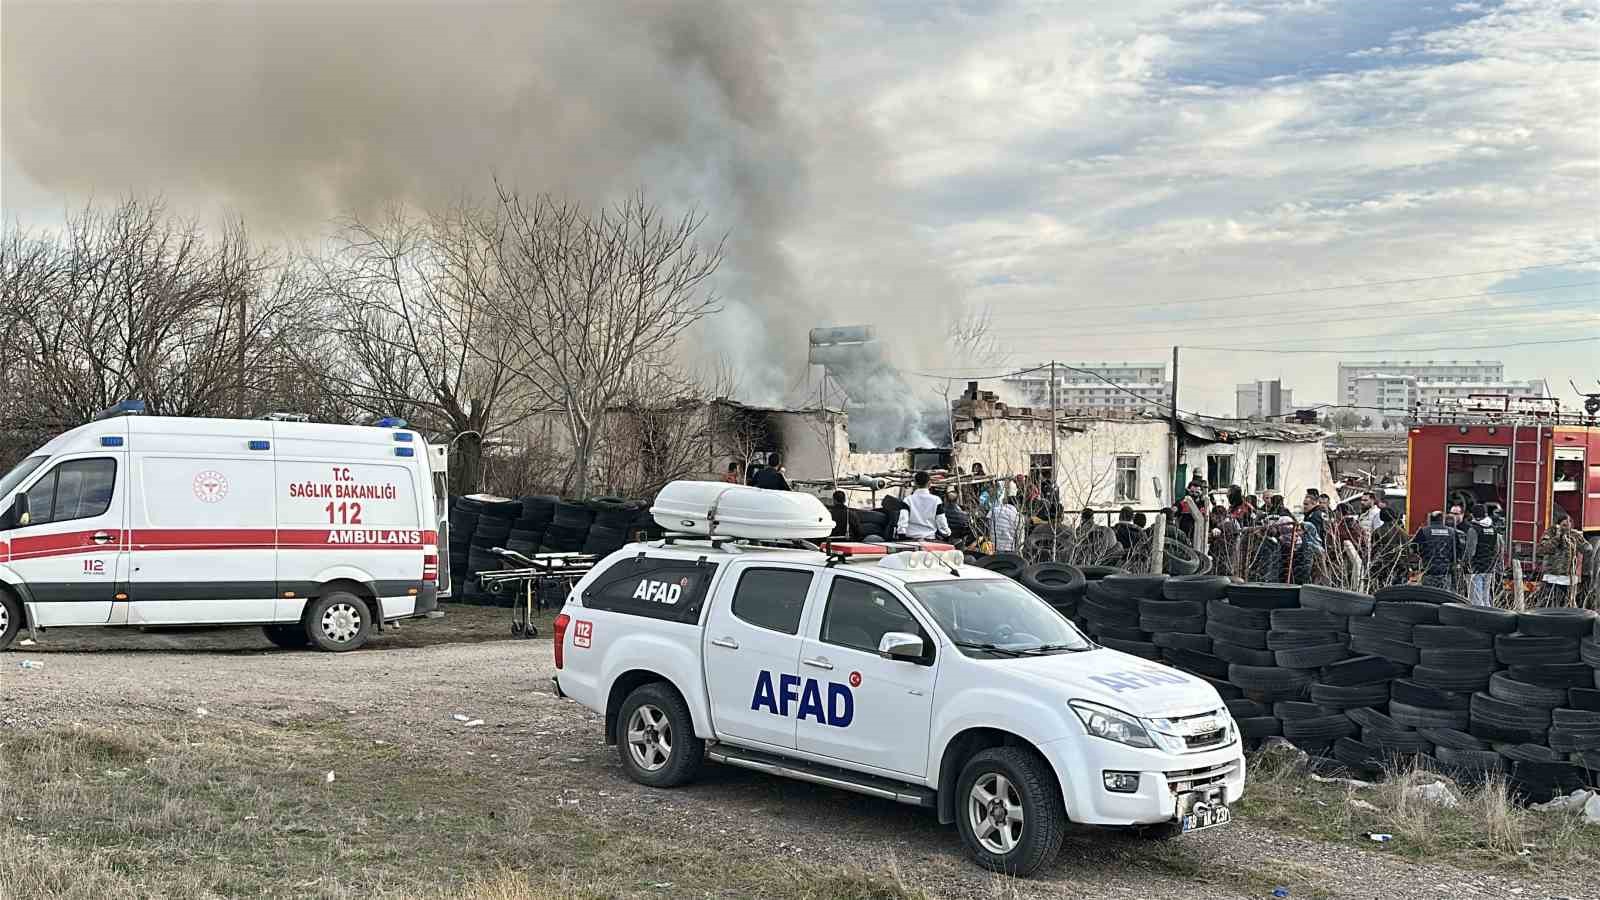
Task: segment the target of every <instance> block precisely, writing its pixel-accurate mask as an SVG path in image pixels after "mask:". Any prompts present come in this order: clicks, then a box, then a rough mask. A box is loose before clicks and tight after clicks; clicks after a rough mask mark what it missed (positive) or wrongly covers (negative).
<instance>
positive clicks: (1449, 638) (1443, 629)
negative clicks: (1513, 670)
mask: <svg viewBox="0 0 1600 900" xmlns="http://www.w3.org/2000/svg"><path fill="white" fill-rule="evenodd" d="M1411 643H1413V644H1416V645H1417V646H1418V647H1420V648H1422V649H1423V650H1489V651H1493V650H1494V636H1493V635H1491V634H1489V633H1488V632H1484V631H1474V630H1472V629H1471V628H1467V627H1465V626H1463V625H1418V626H1417V627H1415V628H1413V629H1411ZM1492 656H1493V654H1492V653H1491V658H1492Z"/></svg>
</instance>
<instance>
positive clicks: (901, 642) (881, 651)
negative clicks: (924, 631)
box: [878, 631, 922, 661]
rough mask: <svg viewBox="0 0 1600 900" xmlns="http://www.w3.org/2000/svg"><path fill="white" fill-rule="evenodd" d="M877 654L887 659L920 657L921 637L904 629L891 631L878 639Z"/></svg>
mask: <svg viewBox="0 0 1600 900" xmlns="http://www.w3.org/2000/svg"><path fill="white" fill-rule="evenodd" d="M878 655H879V656H882V657H885V658H887V659H900V660H912V661H914V660H918V659H921V658H922V638H920V637H918V636H917V635H914V634H908V633H906V632H904V631H891V632H888V633H886V634H885V635H884V636H883V637H882V638H880V639H879V640H878Z"/></svg>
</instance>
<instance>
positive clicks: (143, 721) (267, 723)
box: [0, 607, 1600, 900]
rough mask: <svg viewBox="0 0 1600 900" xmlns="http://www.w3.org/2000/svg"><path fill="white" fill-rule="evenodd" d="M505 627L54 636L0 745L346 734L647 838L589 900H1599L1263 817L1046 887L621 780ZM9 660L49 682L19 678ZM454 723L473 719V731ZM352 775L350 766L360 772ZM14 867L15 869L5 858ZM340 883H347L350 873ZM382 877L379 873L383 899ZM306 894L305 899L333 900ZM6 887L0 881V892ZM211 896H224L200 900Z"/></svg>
mask: <svg viewBox="0 0 1600 900" xmlns="http://www.w3.org/2000/svg"><path fill="white" fill-rule="evenodd" d="M509 622H510V619H509V611H507V610H499V609H483V608H475V607H456V608H453V609H451V611H450V613H449V615H448V616H447V617H446V618H445V619H443V620H433V621H422V622H417V623H414V624H408V625H407V626H406V627H405V628H404V629H403V630H401V631H399V632H392V633H389V634H386V635H384V636H382V637H380V638H379V639H377V640H375V641H374V642H373V643H372V644H371V645H370V646H369V647H367V648H364V649H362V650H360V651H357V652H353V653H347V654H342V655H334V654H327V653H319V652H314V651H284V650H278V649H275V648H272V647H271V645H269V644H268V643H267V642H266V641H265V639H264V638H262V637H261V636H260V633H259V631H257V630H254V629H218V630H207V631H192V632H179V631H170V632H163V633H159V634H146V633H139V632H135V631H127V630H120V631H113V630H92V631H88V630H79V631H62V632H56V633H52V634H50V635H48V636H46V640H45V641H43V642H41V643H40V644H39V645H37V646H27V647H17V646H14V647H13V648H12V649H11V650H10V651H9V652H6V653H3V654H0V749H3V747H4V746H6V745H5V744H4V743H3V742H4V741H6V740H7V739H11V740H12V744H10V745H9V746H11V747H13V748H18V747H25V746H37V744H33V745H30V744H27V743H25V742H24V739H27V740H35V738H34V737H33V736H37V735H45V734H51V735H57V734H61V733H64V732H70V731H71V730H72V729H75V728H80V729H81V728H105V729H110V730H112V731H113V732H115V731H116V730H118V729H129V730H135V731H137V730H139V729H144V730H145V731H144V732H143V733H146V734H160V733H168V734H172V733H181V734H186V735H187V734H193V735H194V736H195V737H193V738H192V739H190V740H191V743H192V744H194V745H198V742H199V741H200V740H202V739H204V740H218V741H227V740H232V741H235V742H239V741H243V742H249V741H251V740H260V739H261V738H260V736H262V735H274V734H279V733H291V732H294V731H295V730H297V729H312V728H326V727H329V726H332V727H336V728H337V729H339V732H340V734H342V735H345V736H347V737H348V739H349V740H348V743H347V745H348V746H356V745H361V746H371V747H374V748H376V749H377V751H381V753H382V754H383V757H382V758H383V759H384V760H385V761H386V763H385V764H392V763H393V761H394V760H406V761H409V762H408V764H410V765H416V766H427V767H432V768H433V769H436V770H437V771H438V772H441V773H447V774H448V779H447V781H446V782H445V783H447V784H448V785H452V786H457V785H459V786H465V787H471V788H472V789H473V791H474V792H473V793H471V794H470V795H469V794H462V795H460V797H457V795H455V794H449V795H448V796H447V797H442V800H444V801H445V802H456V803H460V804H466V803H484V804H486V805H488V806H490V807H492V808H491V809H490V810H489V815H490V817H491V818H492V817H494V816H496V815H498V816H500V817H501V818H506V817H509V816H512V815H523V816H540V815H548V814H549V813H548V811H550V810H557V811H559V812H560V814H561V815H567V816H576V817H578V821H579V822H581V824H582V825H583V827H584V828H586V829H591V830H593V831H594V832H595V833H599V834H614V835H629V836H643V837H648V838H650V839H651V840H653V841H655V842H656V843H655V844H653V845H652V846H654V847H656V848H657V850H656V851H652V854H646V858H642V859H639V860H634V861H630V863H629V865H630V867H631V869H630V872H629V873H628V875H627V878H625V879H624V880H623V881H620V882H608V884H611V885H612V887H608V888H604V889H594V890H593V892H594V893H598V894H599V895H610V894H612V893H624V894H629V893H635V892H642V893H645V894H651V895H656V896H661V895H668V896H671V895H704V894H722V893H723V892H722V891H719V890H717V889H716V885H717V883H718V881H717V875H716V873H715V872H714V871H713V872H710V873H707V872H704V871H701V872H699V874H698V878H699V879H700V880H699V881H698V882H696V884H695V886H693V887H688V886H684V887H678V888H675V887H674V885H675V884H682V881H681V879H683V878H684V875H683V874H682V872H681V866H680V867H679V868H677V869H675V868H674V866H675V864H674V862H673V860H672V857H673V855H674V854H675V853H676V852H678V851H680V850H681V852H682V853H684V854H686V855H688V854H701V855H703V854H705V853H707V852H708V851H709V852H711V853H712V854H713V855H714V856H715V857H716V858H723V859H727V860H730V861H731V862H730V864H732V863H733V862H739V863H740V864H747V865H758V866H762V867H767V868H772V869H775V870H783V869H784V868H786V867H790V866H804V867H805V868H804V870H803V871H804V872H805V873H807V874H806V875H805V876H804V877H805V878H807V879H811V878H822V877H824V876H825V874H826V873H827V872H829V871H832V868H830V867H840V866H849V867H853V868H856V869H859V870H863V871H866V872H871V873H880V874H882V875H883V877H884V878H885V879H887V882H889V883H892V884H895V885H899V886H901V887H903V888H905V889H906V890H908V891H910V892H913V893H910V894H906V893H874V892H870V891H869V892H865V893H862V894H861V896H915V895H916V893H915V892H918V891H920V892H923V893H924V894H925V895H927V896H935V897H972V898H990V897H1008V896H1020V897H1074V898H1080V897H1081V898H1156V897H1182V896H1192V895H1196V894H1199V895H1203V896H1207V897H1214V898H1261V897H1270V896H1273V890H1274V888H1277V887H1283V888H1286V889H1287V890H1288V896H1290V897H1292V898H1293V897H1310V898H1317V897H1327V898H1362V900H1367V898H1378V897H1381V898H1385V900H1389V898H1435V897H1437V898H1446V897H1448V898H1462V897H1483V898H1508V897H1515V898H1519V900H1536V898H1570V900H1577V898H1586V900H1595V898H1600V867H1596V866H1594V865H1593V864H1592V862H1591V863H1590V864H1588V865H1575V866H1518V865H1516V864H1510V865H1507V864H1491V865H1485V866H1475V865H1468V866H1458V865H1454V864H1441V863H1437V862H1426V861H1423V862H1417V861H1412V860H1407V859H1404V858H1402V857H1401V856H1400V855H1399V854H1396V853H1394V852H1392V849H1391V850H1385V849H1383V848H1379V847H1378V846H1377V845H1374V846H1373V849H1367V848H1364V847H1362V846H1360V845H1358V844H1354V843H1351V842H1349V841H1345V842H1327V841H1321V840H1314V839H1310V838H1308V837H1306V836H1304V834H1303V833H1301V832H1297V831H1295V830H1293V829H1290V828H1288V827H1287V826H1285V825H1283V823H1280V822H1276V821H1275V818H1276V817H1275V816H1274V814H1273V812H1272V810H1270V809H1269V810H1259V811H1251V812H1249V813H1246V814H1241V816H1240V817H1239V818H1238V819H1236V821H1235V822H1234V824H1233V825H1231V826H1230V827H1227V828H1224V829H1217V830H1213V831H1209V832H1205V833H1202V834H1197V835H1192V836H1189V837H1186V838H1183V839H1180V840H1177V841H1174V842H1171V843H1167V844H1159V845H1158V844H1149V843H1146V842H1143V841H1140V840H1137V839H1135V838H1132V837H1128V836H1124V835H1121V834H1117V833H1112V832H1106V831H1102V830H1097V829H1088V828H1085V829H1078V830H1075V831H1073V832H1072V833H1071V834H1070V835H1069V838H1068V842H1067V846H1066V848H1065V850H1064V851H1063V853H1062V855H1061V858H1060V860H1059V862H1058V863H1057V864H1056V865H1055V866H1054V867H1053V868H1050V869H1049V870H1047V871H1046V872H1045V873H1044V874H1043V876H1042V877H1039V878H1036V879H1034V880H1030V881H1027V882H1010V881H1007V880H1004V879H998V878H996V877H995V876H993V875H991V874H989V873H986V872H984V871H982V870H980V869H978V868H976V867H975V866H973V865H971V864H970V863H968V862H967V861H966V859H965V858H964V857H963V855H962V850H961V843H960V839H959V837H958V836H957V834H956V832H955V829H954V828H953V827H943V826H940V825H939V824H938V822H937V820H936V819H935V817H934V816H932V815H931V814H926V813H923V812H921V811H910V810H908V809H907V808H905V807H903V806H898V805H896V804H893V803H889V802H886V801H878V800H874V799H870V798H863V797H859V796H856V795H853V794H848V793H843V792H839V791H835V790H831V789H827V788H822V787H818V786H812V785H807V784H801V783H797V782H791V781H786V780H781V779H775V778H770V777H766V776H762V775H759V774H756V773H753V772H747V771H744V770H740V769H734V768H726V767H721V766H715V765H710V764H708V765H707V767H706V769H705V771H704V774H703V777H702V778H701V779H700V780H699V781H698V782H697V783H695V784H693V785H690V786H688V787H685V788H682V789H678V790H673V791H655V790H650V789H647V788H643V787H640V786H638V785H635V784H634V783H632V782H630V781H628V780H627V779H626V778H625V777H624V776H623V775H622V771H621V768H620V765H619V764H618V762H617V757H616V753H615V749H614V748H610V747H606V746H604V745H603V743H602V741H601V724H600V721H599V719H598V717H597V716H595V715H594V714H592V713H590V712H588V711H587V710H585V709H583V708H581V707H579V706H577V705H576V704H574V703H572V702H570V701H565V700H561V699H558V698H557V697H555V696H554V695H553V694H552V692H551V689H550V676H551V675H552V674H553V673H554V665H553V661H552V658H551V648H550V644H549V641H548V639H547V638H546V637H544V636H543V635H547V634H548V628H547V627H546V628H543V629H541V632H542V636H541V637H540V638H539V639H535V640H522V639H512V638H511V636H510V631H509ZM23 660H32V661H36V662H40V663H43V667H42V668H29V669H23V668H21V667H20V665H19V664H20V663H21V662H22V661H23ZM459 717H465V718H466V719H467V720H469V721H470V720H477V719H481V720H483V724H482V725H475V726H471V727H469V726H468V725H467V724H466V723H464V722H463V721H460V720H459ZM251 735H255V736H256V737H255V738H251V737H250V736H251ZM14 752H22V751H20V750H16V751H14ZM19 762H20V761H19V760H18V759H15V758H13V759H10V760H8V759H6V757H5V756H4V755H3V754H0V771H3V770H4V769H6V768H8V767H12V766H15V767H16V768H17V770H21V769H22V768H23V767H22V766H20V765H19ZM362 765H363V763H362V762H361V761H360V760H351V762H350V763H349V766H350V768H351V769H353V770H359V769H360V768H361V767H362ZM329 771H330V772H332V771H335V769H333V768H330V769H329ZM269 790H270V789H269ZM29 797H30V790H29V786H28V785H27V784H23V783H18V779H15V778H10V777H0V813H3V814H5V816H4V818H5V821H3V822H0V836H3V831H4V830H5V829H10V830H12V831H13V832H20V833H21V834H20V836H19V835H17V834H13V835H12V836H13V837H14V838H18V840H20V841H22V843H21V844H20V845H21V846H44V847H51V846H56V845H57V844H58V843H63V844H71V845H73V846H78V847H80V848H81V847H85V846H88V847H90V849H91V850H92V849H95V848H96V847H98V844H97V842H96V841H90V840H86V839H82V836H81V835H78V836H74V835H72V834H71V833H70V827H69V826H56V827H55V831H54V832H51V830H50V829H49V828H46V827H45V826H42V825H38V824H37V823H34V824H30V822H33V817H32V816H30V812H29V803H30V800H29ZM450 798H456V799H454V800H451V799H450ZM461 798H480V799H461ZM481 798H488V799H481ZM1319 802H1320V801H1319ZM458 812H460V811H458ZM465 812H472V811H471V810H467V811H465ZM417 818H418V819H419V820H420V819H422V818H423V817H422V816H421V815H420V814H419V815H418V816H417ZM384 827H385V828H388V829H391V831H389V832H388V833H387V834H388V836H387V837H386V838H385V840H387V841H393V840H394V838H395V835H396V834H399V835H401V837H402V840H409V841H410V842H411V843H413V844H419V845H421V844H427V843H429V842H432V841H436V840H438V836H437V835H434V834H430V833H429V830H428V828H427V826H426V823H425V822H422V821H419V822H418V823H417V824H416V825H415V827H414V828H413V827H411V826H410V825H409V824H407V822H405V821H399V822H386V823H385V826H384ZM394 829H398V831H395V830H394ZM130 840H132V838H130ZM30 842H31V843H30ZM40 842H44V843H40ZM17 845H18V844H17V842H16V841H14V842H13V844H12V846H17ZM0 846H3V845H0ZM40 852H50V851H48V850H42V851H40ZM499 852H500V851H499V850H494V851H493V852H492V853H490V854H489V855H490V861H491V863H492V864H497V865H500V866H504V867H507V868H509V869H512V870H515V869H517V868H518V866H519V865H520V864H521V863H523V862H525V861H526V860H525V859H519V855H520V854H518V853H517V852H516V851H514V850H508V851H506V853H505V855H506V858H504V859H499V858H498V857H497V856H496V855H495V854H497V853H499ZM693 858H696V859H699V858H700V857H699V856H695V857H693ZM5 871H6V870H5V869H0V875H3V874H4V872H5ZM10 871H12V872H14V873H15V872H19V871H20V872H26V871H27V867H26V866H22V867H21V868H18V867H16V864H15V863H13V868H12V869H11V870H10ZM400 871H401V872H402V876H401V877H402V878H413V879H416V881H415V882H413V887H414V888H415V889H419V890H420V889H421V888H426V889H427V890H428V891H429V892H431V891H432V890H433V889H435V888H437V887H440V885H430V884H426V883H425V882H426V880H427V879H430V878H433V877H434V876H433V875H431V874H428V873H423V872H420V871H419V872H413V873H411V874H410V875H405V870H403V869H402V870H400ZM675 871H677V872H679V874H678V875H676V876H674V875H673V874H672V873H673V872H675ZM818 873H822V874H818ZM658 875H659V877H658ZM349 877H353V878H355V879H356V882H357V883H358V884H359V881H360V877H361V875H360V872H359V871H358V872H356V873H355V874H354V875H352V876H349ZM393 877H394V876H388V875H386V889H387V888H388V887H393V881H392V879H393ZM452 877H454V878H460V877H462V876H461V875H460V873H456V874H455V875H454V876H452ZM68 878H69V880H70V876H68ZM674 878H677V879H679V881H674V880H673V879H674ZM347 882H348V878H347ZM28 884H29V883H28V882H26V880H25V879H22V878H21V877H19V878H18V881H17V883H16V884H14V885H13V890H16V891H18V892H19V893H20V894H21V895H24V896H26V895H28V893H27V892H28V891H30V890H36V891H37V893H35V894H34V895H35V896H69V895H71V894H72V892H71V891H70V890H60V891H57V892H55V893H52V892H51V891H50V890H48V889H46V888H43V887H39V886H38V885H34V886H33V888H30V887H29V886H28ZM309 884H311V883H308V885H309ZM742 884H744V885H745V886H744V887H743V888H741V892H742V893H746V894H749V893H754V894H765V893H768V892H769V890H770V892H771V893H773V894H786V895H796V896H798V895H801V894H799V893H796V891H795V890H793V889H792V888H793V887H794V885H792V884H789V885H788V886H786V887H785V886H779V885H778V884H777V883H771V884H772V885H773V886H772V887H770V888H769V887H766V886H764V885H767V884H768V883H767V882H762V881H755V882H748V881H747V882H742ZM320 885H321V883H320V882H318V883H316V885H313V886H309V887H307V888H306V889H305V890H304V891H303V892H301V895H311V896H321V895H328V896H344V894H342V893H339V892H338V891H334V890H331V889H324V888H323V887H321V886H320ZM708 885H709V887H708ZM751 885H754V886H751ZM5 887H6V883H5V881H4V880H0V894H4V893H5ZM411 889H412V888H403V889H402V895H403V894H404V893H406V892H409V891H410V890H411ZM174 890H176V889H174ZM241 890H243V889H242V888H241ZM897 890H898V888H897ZM206 893H209V894H210V895H216V894H217V893H221V894H222V895H228V894H227V890H226V889H220V890H219V889H218V888H216V887H215V886H213V887H211V888H209V889H207V891H206ZM828 893H830V891H828V890H820V891H819V890H815V889H814V890H811V891H810V892H809V893H804V895H807V896H813V895H814V896H826V895H827V894H828ZM197 895H205V894H197ZM351 895H353V894H351ZM530 896H531V895H530Z"/></svg>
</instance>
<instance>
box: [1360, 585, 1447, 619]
mask: <svg viewBox="0 0 1600 900" xmlns="http://www.w3.org/2000/svg"><path fill="white" fill-rule="evenodd" d="M1380 593H1381V592H1380ZM1372 616H1373V618H1376V619H1390V620H1395V621H1400V622H1410V623H1411V624H1413V625H1437V624H1439V606H1438V604H1436V603H1426V602H1419V601H1416V600H1391V601H1384V600H1383V598H1382V597H1379V602H1378V605H1377V606H1374V607H1373V608H1372Z"/></svg>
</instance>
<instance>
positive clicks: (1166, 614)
mask: <svg viewBox="0 0 1600 900" xmlns="http://www.w3.org/2000/svg"><path fill="white" fill-rule="evenodd" d="M1205 614H1206V605H1205V604H1204V603H1202V602H1200V601H1199V600H1169V599H1167V598H1166V597H1141V598H1139V615H1141V616H1154V617H1156V618H1166V619H1189V618H1193V617H1195V616H1199V617H1201V618H1202V619H1203V618H1205Z"/></svg>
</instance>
